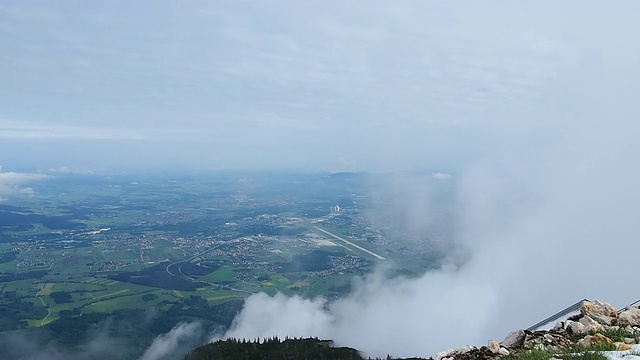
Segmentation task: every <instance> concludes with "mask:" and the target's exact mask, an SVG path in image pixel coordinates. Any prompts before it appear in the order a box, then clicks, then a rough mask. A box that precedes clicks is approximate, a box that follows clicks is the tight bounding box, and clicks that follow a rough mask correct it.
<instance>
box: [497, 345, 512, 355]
mask: <svg viewBox="0 0 640 360" xmlns="http://www.w3.org/2000/svg"><path fill="white" fill-rule="evenodd" d="M498 355H500V356H507V355H509V350H507V349H505V348H503V347H501V348H500V350H498Z"/></svg>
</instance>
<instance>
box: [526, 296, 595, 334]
mask: <svg viewBox="0 0 640 360" xmlns="http://www.w3.org/2000/svg"><path fill="white" fill-rule="evenodd" d="M583 301H589V300H588V299H582V300H580V301H578V302H577V303H575V304H573V305H571V306H567V307H566V308H564V309H562V310H560V311H558V312H557V313H555V314H553V315H551V316H549V317H548V318H546V319H544V320H542V321H540V322H538V323H536V324H535V325H532V326H529V327H528V328H527V329H526V330H528V331H535V330H536V329H537V328H539V327H540V326H542V325H544V324H548V323H550V322H552V321H554V320H558V319H560V318H561V317H563V316H565V315H567V314H569V313H571V312H574V311H576V310H578V309H580V305H581V304H582V302H583Z"/></svg>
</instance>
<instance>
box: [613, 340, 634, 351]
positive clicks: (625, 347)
mask: <svg viewBox="0 0 640 360" xmlns="http://www.w3.org/2000/svg"><path fill="white" fill-rule="evenodd" d="M613 345H615V347H616V350H621V351H623V350H631V346H630V345H629V344H625V343H622V342H617V343H613Z"/></svg>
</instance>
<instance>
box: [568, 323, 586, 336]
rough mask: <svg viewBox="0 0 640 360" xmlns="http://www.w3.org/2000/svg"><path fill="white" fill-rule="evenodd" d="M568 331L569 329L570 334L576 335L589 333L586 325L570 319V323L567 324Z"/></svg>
mask: <svg viewBox="0 0 640 360" xmlns="http://www.w3.org/2000/svg"><path fill="white" fill-rule="evenodd" d="M569 331H571V333H572V334H576V335H584V334H587V333H589V330H588V329H587V327H586V326H584V324H583V323H581V322H579V321H572V322H571V324H569Z"/></svg>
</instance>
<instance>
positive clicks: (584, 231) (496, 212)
mask: <svg viewBox="0 0 640 360" xmlns="http://www.w3.org/2000/svg"><path fill="white" fill-rule="evenodd" d="M615 103H616V104H617V105H619V107H618V108H617V109H618V110H615V109H614V108H611V109H612V110H611V112H610V113H608V114H607V119H610V120H609V121H608V122H604V121H603V120H602V119H603V118H602V117H600V116H603V115H604V112H606V111H604V110H603V109H599V111H596V110H595V107H593V106H591V108H592V109H594V113H593V114H590V115H587V116H583V117H581V122H579V126H576V125H578V123H577V122H574V119H568V120H567V121H563V122H562V123H559V124H558V128H557V129H553V135H554V136H553V139H554V141H553V142H549V143H548V144H545V145H541V146H538V147H536V148H527V149H525V148H522V149H518V152H517V156H515V155H514V153H513V152H512V151H510V150H512V149H510V148H509V147H510V146H511V144H513V143H514V142H517V139H508V141H504V142H503V143H502V146H504V151H503V152H502V153H500V154H498V155H496V156H494V157H487V158H484V159H482V160H479V161H477V162H474V163H472V164H470V166H468V167H466V168H465V169H462V170H461V171H460V174H459V176H456V179H455V181H457V183H456V187H455V190H454V191H455V194H454V199H455V200H454V202H455V218H456V231H455V232H454V234H453V235H454V239H453V240H454V244H455V246H452V249H454V248H456V249H457V251H455V252H453V255H452V257H451V261H450V263H449V264H445V265H443V266H442V268H441V269H440V270H438V271H431V272H428V273H426V274H425V275H424V276H422V277H420V278H416V279H408V278H398V277H395V278H392V279H391V278H389V277H387V276H386V275H385V272H384V271H383V270H379V271H377V272H375V273H374V274H371V275H369V276H367V277H366V278H364V279H361V280H359V281H358V282H357V283H356V286H354V289H355V290H354V291H353V292H352V293H351V294H350V295H348V296H347V297H345V298H344V299H341V300H338V301H336V302H334V303H331V304H327V303H326V302H325V301H324V300H322V299H314V300H309V299H302V298H299V297H293V298H288V297H286V296H284V295H276V296H274V297H269V296H267V295H265V294H257V295H254V296H252V297H250V298H249V299H247V301H246V303H245V306H244V309H243V310H242V312H241V313H240V314H239V315H238V317H237V318H236V320H235V322H234V324H233V326H232V328H231V329H230V330H229V331H228V332H227V333H226V334H224V336H225V337H240V338H243V337H246V338H256V337H269V336H273V335H278V336H282V337H284V336H318V337H321V338H329V339H334V340H335V341H336V343H337V344H339V345H346V346H352V347H355V348H358V349H361V350H363V351H364V352H365V353H366V354H367V355H369V356H385V355H386V354H392V355H393V356H416V355H418V356H430V355H434V354H435V353H436V352H438V351H440V350H444V349H447V348H455V347H460V346H463V345H465V344H475V345H483V344H485V343H486V342H487V340H489V339H497V340H501V339H502V338H503V337H504V336H505V335H506V334H507V333H508V332H510V331H512V330H515V329H519V328H526V327H528V326H530V325H532V324H534V323H536V322H537V321H539V320H541V319H543V318H545V317H546V316H548V315H550V314H552V313H554V312H556V311H558V310H560V309H562V308H564V307H565V306H567V305H569V304H572V303H574V302H575V301H578V300H579V299H582V298H585V297H586V298H590V299H600V300H604V301H608V302H611V303H612V304H613V305H614V306H618V307H620V306H624V305H626V304H628V303H630V302H632V301H635V300H636V299H638V298H640V292H639V291H638V289H637V286H635V282H634V281H633V277H634V276H635V275H634V274H635V273H636V272H637V271H636V270H637V255H638V253H639V252H640V246H639V245H638V243H637V239H638V238H640V229H639V228H638V219H639V217H638V204H640V190H639V189H638V186H637V184H638V180H639V179H640V170H638V168H637V167H636V166H635V165H633V164H635V161H636V159H635V158H636V155H637V154H639V153H640V143H639V142H638V141H637V139H636V137H635V135H634V134H637V133H639V132H638V131H639V130H640V129H638V127H639V126H638V125H636V124H635V123H633V122H631V121H630V118H629V116H630V115H631V114H632V113H634V111H635V110H637V105H632V104H630V103H626V102H624V101H622V102H617V101H616V102H615ZM620 109H623V110H622V111H620ZM405 184H412V183H411V182H405ZM402 188H403V189H404V191H405V192H406V194H405V195H411V194H414V195H416V196H414V197H413V198H412V197H411V196H397V198H398V199H399V201H402V205H403V206H406V207H407V208H409V209H420V208H423V209H430V205H429V204H427V203H421V202H422V201H426V202H428V198H425V197H424V196H419V195H420V194H421V193H422V192H424V188H423V187H422V185H421V184H420V182H415V183H413V186H404V187H402ZM412 199H413V200H412ZM412 202H413V203H412ZM453 264H455V265H453Z"/></svg>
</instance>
